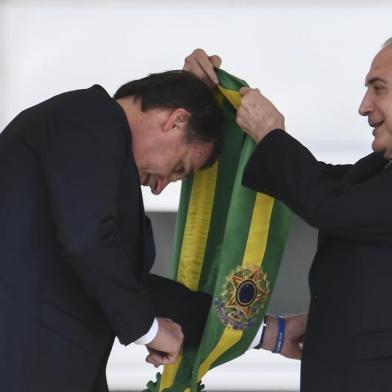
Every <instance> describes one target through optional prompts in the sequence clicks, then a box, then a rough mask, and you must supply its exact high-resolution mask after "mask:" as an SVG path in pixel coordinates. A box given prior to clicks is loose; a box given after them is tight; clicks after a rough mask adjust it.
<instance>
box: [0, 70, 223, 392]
mask: <svg viewBox="0 0 392 392" xmlns="http://www.w3.org/2000/svg"><path fill="white" fill-rule="evenodd" d="M220 143H221V115H220V112H219V109H218V107H217V106H216V104H215V102H214V98H213V95H212V94H211V92H210V91H209V89H208V88H207V87H206V86H205V85H204V83H202V82H201V81H199V80H198V79H197V78H196V77H195V76H193V75H192V74H190V73H187V72H183V71H171V72H166V73H161V74H153V75H150V76H148V77H146V78H144V79H141V80H136V81H132V82H130V83H127V84H125V85H124V86H122V87H121V88H120V89H119V90H118V91H117V93H116V95H115V99H112V98H111V97H110V96H109V95H108V94H107V92H106V91H105V90H104V89H103V88H102V87H100V86H93V87H91V88H88V89H85V90H77V91H72V92H67V93H64V94H61V95H58V96H56V97H54V98H51V99H49V100H47V101H45V102H43V103H41V104H39V105H36V106H34V107H32V108H30V109H27V110H25V111H24V112H22V113H21V114H19V115H18V116H17V117H16V118H15V119H14V120H13V121H12V122H11V123H10V124H9V125H8V126H7V127H6V128H5V130H4V131H3V132H2V133H1V134H0V222H1V225H0V350H1V355H0V380H1V388H2V390H4V391H7V392H53V391H56V392H104V391H108V388H107V383H106V376H105V369H106V363H107V359H108V356H109V353H110V350H111V347H112V344H113V340H114V337H115V336H117V337H118V339H119V340H120V342H121V343H122V344H125V345H128V344H130V343H131V342H137V343H139V344H145V345H146V346H147V348H148V350H149V352H150V355H149V357H148V360H149V361H150V362H153V363H155V364H166V363H170V362H173V361H174V359H175V358H176V356H177V355H178V352H179V350H180V346H181V344H182V339H183V335H182V331H181V327H180V326H179V325H178V324H177V323H175V322H173V321H171V320H170V319H167V318H163V317H170V318H173V319H175V321H178V322H179V323H181V324H182V326H183V329H184V332H185V334H187V332H189V333H190V334H191V335H192V334H197V333H199V334H200V332H201V331H200V330H202V328H203V324H204V320H205V317H206V314H207V312H208V305H209V301H210V299H209V297H208V296H207V295H205V294H202V293H192V292H190V291H189V290H187V289H186V288H185V287H184V286H181V285H179V284H178V283H175V282H171V281H169V280H167V279H163V278H159V277H156V276H152V275H148V274H147V273H146V268H145V266H144V263H143V260H144V257H145V256H144V254H143V253H144V248H145V240H144V208H143V201H142V196H141V192H140V185H145V186H150V187H151V189H152V191H153V192H154V193H155V194H159V193H160V192H161V191H162V190H163V189H164V188H165V186H166V185H167V184H168V183H169V182H172V181H176V180H180V179H181V178H183V177H185V176H187V175H188V174H190V173H192V172H194V171H196V170H199V169H200V168H202V167H206V166H208V165H210V164H212V163H213V162H214V161H215V159H216V157H217V154H218V152H219V149H220ZM191 312H192V313H193V312H196V313H198V314H199V318H198V319H197V320H192V318H191V317H190V314H191ZM130 371H131V370H130Z"/></svg>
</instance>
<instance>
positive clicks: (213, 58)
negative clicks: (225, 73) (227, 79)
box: [209, 54, 222, 68]
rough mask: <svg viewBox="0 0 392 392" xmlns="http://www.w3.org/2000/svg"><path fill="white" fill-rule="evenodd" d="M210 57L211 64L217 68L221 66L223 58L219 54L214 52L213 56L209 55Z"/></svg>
mask: <svg viewBox="0 0 392 392" xmlns="http://www.w3.org/2000/svg"><path fill="white" fill-rule="evenodd" d="M209 59H210V61H211V64H212V65H213V66H214V67H215V68H220V66H221V65H222V59H221V58H220V57H219V56H218V55H216V54H213V55H212V56H209Z"/></svg>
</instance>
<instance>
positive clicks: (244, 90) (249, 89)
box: [239, 87, 252, 97]
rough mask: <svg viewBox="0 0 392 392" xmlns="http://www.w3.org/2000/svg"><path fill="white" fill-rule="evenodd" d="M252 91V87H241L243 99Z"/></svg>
mask: <svg viewBox="0 0 392 392" xmlns="http://www.w3.org/2000/svg"><path fill="white" fill-rule="evenodd" d="M250 91H252V89H251V88H250V87H241V88H240V91H239V93H240V95H241V97H244V96H245V95H246V94H248V93H249V92H250Z"/></svg>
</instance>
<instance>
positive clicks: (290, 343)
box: [263, 314, 308, 359]
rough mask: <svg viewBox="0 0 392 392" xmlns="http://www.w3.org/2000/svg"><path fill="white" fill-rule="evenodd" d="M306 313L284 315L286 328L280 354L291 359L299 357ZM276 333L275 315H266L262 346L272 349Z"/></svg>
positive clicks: (306, 317) (300, 355)
mask: <svg viewBox="0 0 392 392" xmlns="http://www.w3.org/2000/svg"><path fill="white" fill-rule="evenodd" d="M307 319H308V315H307V314H298V315H295V316H287V317H285V322H286V328H285V336H284V341H283V347H282V351H281V355H283V356H284V357H287V358H291V359H301V357H302V348H303V339H304V335H305V329H306V322H307ZM277 334H278V322H277V319H276V317H273V316H266V330H265V332H264V338H263V348H264V349H265V350H269V351H272V350H273V349H274V348H275V343H276V336H277Z"/></svg>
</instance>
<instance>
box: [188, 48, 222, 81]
mask: <svg viewBox="0 0 392 392" xmlns="http://www.w3.org/2000/svg"><path fill="white" fill-rule="evenodd" d="M221 63H222V59H221V58H220V57H219V56H217V55H216V54H213V55H212V56H208V54H207V53H206V52H205V51H204V50H203V49H195V50H194V51H193V52H192V53H191V54H190V55H189V56H187V57H186V58H185V64H184V71H189V72H192V73H193V74H194V75H196V76H197V77H198V78H199V79H201V80H202V81H203V82H204V83H205V84H207V86H208V87H211V88H214V87H215V86H216V85H217V84H218V83H219V80H218V77H217V76H216V73H215V70H214V67H216V68H219V67H220V65H221Z"/></svg>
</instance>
